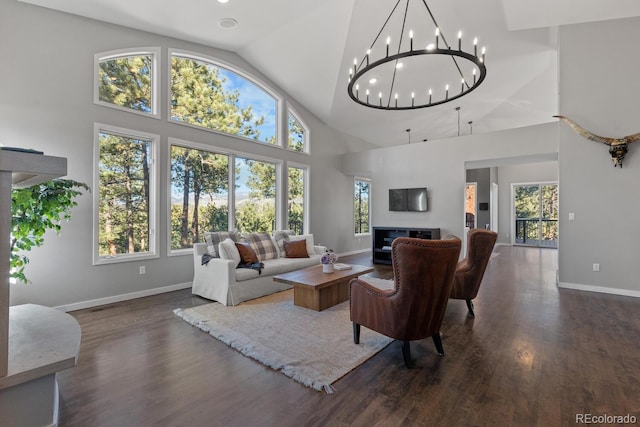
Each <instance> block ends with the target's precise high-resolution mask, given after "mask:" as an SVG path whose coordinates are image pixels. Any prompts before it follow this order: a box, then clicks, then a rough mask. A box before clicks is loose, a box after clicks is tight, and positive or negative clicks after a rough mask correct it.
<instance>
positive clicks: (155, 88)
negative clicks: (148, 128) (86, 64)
mask: <svg viewBox="0 0 640 427" xmlns="http://www.w3.org/2000/svg"><path fill="white" fill-rule="evenodd" d="M143 55H151V56H152V58H153V59H152V61H153V66H152V69H151V112H150V113H145V112H144V111H139V110H134V109H133V108H128V107H123V106H120V105H115V104H111V103H109V102H104V101H101V100H100V89H99V77H98V76H99V75H100V73H99V66H100V62H102V61H108V60H110V59H117V58H122V57H125V56H143ZM159 68H160V48H158V47H140V48H135V49H118V50H110V51H107V52H100V53H96V54H95V55H94V57H93V103H94V104H97V105H102V106H104V107H109V108H114V109H116V110H120V111H126V112H127V113H134V114H139V115H141V116H144V117H153V118H154V119H157V120H160V109H159V106H160V102H159V99H160V91H159V87H160V84H159V80H160V73H159V70H158V69H159Z"/></svg>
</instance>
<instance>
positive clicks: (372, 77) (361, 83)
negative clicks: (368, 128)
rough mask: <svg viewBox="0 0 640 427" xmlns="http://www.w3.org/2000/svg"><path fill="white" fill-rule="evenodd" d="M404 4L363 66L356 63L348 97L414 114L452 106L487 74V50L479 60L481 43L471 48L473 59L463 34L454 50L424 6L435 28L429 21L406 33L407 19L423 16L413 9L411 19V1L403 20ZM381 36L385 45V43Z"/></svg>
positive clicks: (392, 15) (475, 41)
mask: <svg viewBox="0 0 640 427" xmlns="http://www.w3.org/2000/svg"><path fill="white" fill-rule="evenodd" d="M401 1H402V0H398V1H397V2H396V4H395V6H394V7H393V9H392V10H391V13H390V14H389V16H388V17H387V19H386V21H385V23H384V24H383V25H382V28H381V29H380V31H379V32H378V34H377V35H376V37H375V39H374V40H373V43H371V46H370V47H369V49H367V51H366V53H365V55H364V56H363V57H362V58H361V59H360V60H358V58H357V57H356V58H354V60H353V66H352V67H350V68H349V85H348V87H347V92H348V93H349V97H350V98H351V99H353V100H354V101H355V102H357V103H358V104H360V105H364V106H365V107H370V108H376V109H380V110H413V109H417V108H425V107H433V106H436V105H440V104H444V103H446V102H450V101H453V100H455V99H458V98H460V97H462V96H464V95H466V94H468V93H469V92H471V91H472V90H474V89H475V88H477V87H478V86H479V85H480V84H481V83H482V82H483V81H484V78H485V77H486V74H487V68H486V67H485V61H484V58H485V52H486V49H485V48H484V47H483V48H482V49H481V50H480V55H478V39H477V37H476V38H474V39H473V42H472V43H473V53H470V52H467V51H465V50H463V48H462V47H463V44H464V43H463V37H462V36H463V35H462V31H459V32H458V40H457V46H454V47H453V48H452V47H451V46H450V45H449V43H447V40H446V38H445V36H444V33H443V32H442V30H441V29H440V27H439V26H438V23H437V22H436V19H435V18H434V16H433V14H432V13H431V9H429V6H428V5H427V3H426V1H425V0H420V1H418V5H419V4H420V3H422V4H424V8H425V9H426V14H428V17H429V18H430V19H431V22H432V23H433V28H432V29H429V27H430V26H431V24H429V21H428V19H427V20H426V21H427V24H428V26H427V29H426V30H425V29H424V28H422V29H416V32H415V33H414V31H413V29H410V28H407V27H408V25H407V16H410V17H412V18H415V17H417V16H419V13H417V12H416V11H415V10H414V9H415V8H413V9H412V10H411V12H410V13H409V3H410V2H411V0H406V5H405V6H404V14H402V8H398V6H399V5H400V2H401ZM414 4H415V3H414ZM420 9H421V10H422V8H420ZM397 10H398V11H399V12H398V13H396V11H397ZM426 14H425V18H426ZM398 17H400V18H402V19H401V21H400V20H399V19H398ZM392 23H396V24H397V26H398V27H399V33H397V34H398V38H397V39H395V40H394V39H392V37H391V36H390V35H388V33H389V32H390V31H391V30H390V27H391V26H392ZM400 23H401V25H400ZM387 26H389V28H387ZM385 29H386V31H387V33H385ZM421 31H422V33H420V32H421ZM383 33H385V34H384V35H386V36H387V37H386V43H385V42H383V41H382V40H381V36H382V35H383ZM392 43H393V44H392ZM396 43H397V49H395V46H396ZM443 59H444V61H443ZM425 60H428V61H431V63H429V62H428V61H425ZM455 82H459V84H456V83H455Z"/></svg>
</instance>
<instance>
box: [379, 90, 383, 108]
mask: <svg viewBox="0 0 640 427" xmlns="http://www.w3.org/2000/svg"><path fill="white" fill-rule="evenodd" d="M378 102H380V106H381V107H382V92H378Z"/></svg>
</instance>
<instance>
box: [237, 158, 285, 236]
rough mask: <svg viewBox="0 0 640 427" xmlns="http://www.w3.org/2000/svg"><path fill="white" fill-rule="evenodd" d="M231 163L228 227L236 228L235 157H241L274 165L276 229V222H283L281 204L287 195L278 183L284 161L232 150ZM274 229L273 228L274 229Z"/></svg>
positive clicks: (280, 179) (281, 175)
mask: <svg viewBox="0 0 640 427" xmlns="http://www.w3.org/2000/svg"><path fill="white" fill-rule="evenodd" d="M231 158H232V163H231V167H230V168H229V175H230V177H229V178H230V179H231V178H233V180H230V181H229V186H230V187H231V185H232V184H233V189H234V190H233V192H231V191H230V192H229V227H230V229H231V230H232V229H235V228H236V204H235V201H236V191H235V188H236V180H235V176H236V159H237V158H241V159H246V160H254V161H256V162H265V163H272V164H274V165H275V169H276V178H275V182H276V197H275V204H276V218H275V222H276V229H278V228H279V227H278V224H282V222H283V216H284V215H285V214H284V213H283V209H282V204H283V203H286V198H287V197H288V195H287V194H285V191H284V188H283V186H282V185H281V184H280V183H281V182H282V181H283V179H284V178H283V174H284V171H283V167H284V162H283V161H282V160H281V159H276V158H274V157H268V156H260V155H257V154H252V153H243V152H239V151H238V152H236V151H233V152H232V155H231ZM232 201H233V204H231V202H232ZM231 207H233V209H231ZM274 231H275V230H274Z"/></svg>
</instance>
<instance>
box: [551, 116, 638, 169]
mask: <svg viewBox="0 0 640 427" xmlns="http://www.w3.org/2000/svg"><path fill="white" fill-rule="evenodd" d="M553 117H557V118H559V119H560V120H562V121H563V122H565V123H566V124H568V125H569V126H571V128H572V129H573V130H575V131H576V132H578V134H580V135H582V136H584V137H585V138H587V139H590V140H592V141H597V142H602V143H603V144H606V145H608V146H609V154H611V160H613V166H614V167H616V166H620V167H622V161H623V160H624V156H625V154H627V151H628V149H629V145H628V144H630V143H632V142H636V141H638V140H640V133H634V134H633V135H627V136H625V137H624V138H607V137H604V136H599V135H596V134H594V133H591V132H589V131H588V130H586V129H583V128H582V127H580V125H578V124H577V123H576V122H574V121H573V120H571V119H570V118H568V117H565V116H553Z"/></svg>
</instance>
